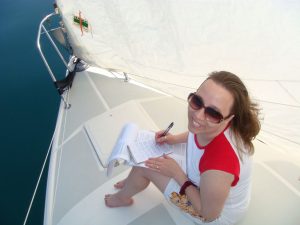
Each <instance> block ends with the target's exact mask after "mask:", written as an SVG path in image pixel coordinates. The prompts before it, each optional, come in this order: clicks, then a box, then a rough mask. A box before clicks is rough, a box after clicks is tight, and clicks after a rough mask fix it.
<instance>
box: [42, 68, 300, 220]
mask: <svg viewBox="0 0 300 225" xmlns="http://www.w3.org/2000/svg"><path fill="white" fill-rule="evenodd" d="M67 99H68V102H69V103H70V104H71V105H72V106H71V108H70V109H69V110H64V109H63V107H61V110H60V114H59V120H61V121H62V123H61V126H60V127H57V131H56V132H59V133H58V136H57V139H56V140H55V142H54V146H53V150H52V156H51V162H50V164H51V165H50V169H49V177H54V178H55V179H53V180H50V181H49V180H48V187H47V189H48V190H47V202H46V212H48V213H47V214H46V216H45V224H61V225H64V224H116V225H117V224H130V225H137V224H155V225H157V224H193V223H192V222H191V221H190V220H189V219H187V218H186V217H184V216H183V215H181V213H179V212H178V211H177V209H174V208H173V207H172V206H170V205H169V204H168V203H167V202H166V201H165V200H164V198H163V196H162V194H161V193H160V192H159V191H158V190H157V189H156V188H155V187H154V186H153V185H151V186H150V187H149V188H148V189H147V190H145V191H143V192H142V193H140V194H138V195H137V196H136V197H135V198H134V200H135V203H134V204H133V206H131V207H121V208H117V209H111V208H107V207H106V206H105V205H104V200H103V198H104V194H105V193H113V192H115V191H116V190H115V189H114V188H113V184H114V183H115V182H117V181H119V180H120V179H123V178H125V177H126V175H127V174H128V172H129V170H130V168H128V167H126V166H123V165H120V166H118V167H115V169H114V172H113V175H112V177H109V178H108V177H107V176H106V169H105V166H106V163H105V162H106V159H107V157H108V155H109V153H110V151H111V148H112V146H113V144H114V143H115V140H116V138H117V135H118V132H119V131H120V129H121V127H122V125H123V124H124V122H129V121H131V122H136V123H138V124H140V125H141V127H142V128H147V129H162V128H164V127H165V126H166V125H167V124H169V123H170V121H174V122H175V127H174V129H173V130H172V132H174V133H177V132H182V131H185V130H186V127H187V120H186V117H187V116H186V112H187V110H186V103H185V101H182V100H180V99H175V98H171V97H169V96H167V95H164V94H162V93H158V92H155V91H153V90H150V89H145V88H142V87H140V86H138V85H135V84H132V83H130V82H124V80H123V79H117V78H108V77H105V76H102V75H100V74H96V73H91V72H88V71H84V72H80V73H77V75H76V77H75V80H74V84H73V87H72V89H71V91H70V92H69V94H68V96H67ZM126 110H127V111H126ZM126 112H132V113H126ZM97 121H98V123H97V126H99V130H100V135H103V143H102V146H105V148H103V149H101V152H100V153H99V151H96V150H95V148H94V147H93V144H92V143H91V141H90V139H89V138H88V135H87V133H86V131H85V129H84V126H85V124H87V123H88V122H95V123H96V122H97ZM110 122H111V123H113V124H114V126H110ZM255 145H256V154H255V163H254V171H253V192H252V201H251V203H250V208H249V212H248V214H247V215H246V217H245V218H244V220H243V221H241V222H240V223H239V224H240V225H250V224H251V225H255V224H274V225H279V224H280V225H281V224H297V223H298V222H299V221H300V216H299V214H298V209H299V208H300V182H299V180H298V179H299V176H300V161H299V155H297V154H296V153H295V155H287V154H284V153H282V152H279V151H276V150H274V149H272V148H271V147H270V146H268V145H266V144H264V143H262V142H259V141H256V142H255ZM287 171H288V172H287Z"/></svg>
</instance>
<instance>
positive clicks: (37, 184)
mask: <svg viewBox="0 0 300 225" xmlns="http://www.w3.org/2000/svg"><path fill="white" fill-rule="evenodd" d="M67 93H69V89H68V91H67ZM68 97H69V95H67V102H68ZM56 133H57V126H56V128H55V130H54V132H53V135H52V138H51V142H50V144H49V147H48V150H47V154H46V157H45V159H44V163H43V166H42V169H41V172H40V175H39V178H38V181H37V183H36V186H35V189H34V192H33V194H32V197H31V200H30V204H29V207H28V209H27V213H26V216H25V219H24V222H23V225H26V223H27V220H28V216H29V214H30V211H31V207H32V204H33V201H34V199H35V196H36V192H37V189H38V187H39V184H40V181H41V178H42V175H43V173H44V169H45V166H46V163H47V160H48V157H49V153H50V151H51V148H52V144H53V141H54V137H55V135H56Z"/></svg>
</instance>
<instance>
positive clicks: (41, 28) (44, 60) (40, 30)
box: [37, 12, 71, 82]
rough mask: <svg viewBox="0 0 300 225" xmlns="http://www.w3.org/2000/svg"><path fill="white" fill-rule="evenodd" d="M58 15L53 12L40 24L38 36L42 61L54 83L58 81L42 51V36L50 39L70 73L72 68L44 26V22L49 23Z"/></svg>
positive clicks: (38, 46)
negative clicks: (44, 35)
mask: <svg viewBox="0 0 300 225" xmlns="http://www.w3.org/2000/svg"><path fill="white" fill-rule="evenodd" d="M56 15H57V14H56V13H55V12H53V13H51V14H49V15H47V16H46V17H44V19H43V20H42V21H41V22H40V25H39V30H38V36H37V48H38V50H39V53H40V55H41V57H42V60H43V62H44V63H45V66H46V68H47V70H48V72H49V74H50V76H51V78H52V80H53V82H56V81H57V79H56V77H55V75H54V73H53V71H52V70H51V68H50V66H49V63H48V61H47V59H46V57H45V55H44V53H43V51H42V48H41V35H42V34H46V36H47V37H48V39H49V41H50V43H51V44H52V46H53V47H54V49H55V51H56V52H57V54H58V55H59V57H60V58H61V60H62V62H63V63H64V65H65V66H66V68H67V69H68V70H69V71H71V68H70V67H69V65H68V63H67V62H66V60H65V59H64V57H63V55H62V54H61V52H60V51H59V49H58V47H57V46H56V44H55V42H54V41H53V39H52V38H51V36H50V34H49V32H48V30H47V29H46V28H45V26H44V22H45V21H47V20H48V19H50V18H51V17H53V16H56ZM42 31H43V33H42Z"/></svg>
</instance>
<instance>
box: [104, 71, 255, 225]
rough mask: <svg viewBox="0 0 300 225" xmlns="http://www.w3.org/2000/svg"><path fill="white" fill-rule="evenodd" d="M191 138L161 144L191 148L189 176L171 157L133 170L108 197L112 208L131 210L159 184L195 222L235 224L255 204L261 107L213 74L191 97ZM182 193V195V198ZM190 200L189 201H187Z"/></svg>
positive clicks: (224, 75) (232, 81)
mask: <svg viewBox="0 0 300 225" xmlns="http://www.w3.org/2000/svg"><path fill="white" fill-rule="evenodd" d="M188 103H189V104H188V105H189V106H188V132H185V133H182V134H178V135H172V134H167V135H166V136H164V137H160V135H161V134H162V131H160V132H158V133H157V134H156V138H155V139H156V142H158V143H168V144H176V143H182V142H187V156H188V157H187V172H186V173H185V171H183V170H182V169H181V167H180V166H179V165H178V164H177V163H176V162H175V160H173V159H172V158H171V157H169V156H167V155H165V156H164V157H160V158H151V159H149V160H147V161H146V166H147V167H148V168H141V167H133V169H132V170H131V172H130V174H129V175H128V177H127V178H126V179H125V180H124V181H122V182H119V183H117V184H116V185H115V187H117V188H120V191H119V192H117V193H116V194H113V195H106V196H105V203H106V205H107V206H108V207H119V206H129V205H131V204H132V203H133V199H132V196H134V195H135V194H137V193H138V192H140V191H142V190H144V189H145V188H146V187H147V186H148V184H149V183H150V181H151V182H153V183H154V184H155V185H156V186H157V187H158V188H159V189H160V191H161V192H162V193H164V195H165V196H166V198H167V199H168V200H170V201H171V202H172V203H174V204H176V205H182V204H183V203H185V204H186V205H187V206H188V207H190V208H189V209H188V210H186V209H185V212H186V213H187V215H188V216H190V217H191V218H192V219H193V220H194V221H195V222H197V223H199V224H202V223H204V222H205V223H211V224H234V223H236V222H237V221H238V220H239V219H240V218H241V217H242V216H243V214H244V213H245V212H246V209H247V207H248V204H249V200H250V181H251V179H250V175H251V164H252V163H251V158H252V157H251V156H252V155H253V153H254V146H253V144H252V140H253V139H254V138H255V136H256V135H257V134H258V132H259V130H260V122H259V119H258V112H259V110H258V108H257V105H256V104H254V103H252V102H251V101H250V98H249V95H248V91H247V89H246V87H245V86H244V84H243V83H242V81H241V80H240V79H239V78H238V77H237V76H236V75H234V74H232V73H230V72H226V71H220V72H213V73H211V74H210V75H209V77H208V78H207V79H206V80H205V81H204V82H203V83H202V84H201V85H200V87H199V88H198V90H197V92H195V93H191V94H190V95H189V97H188ZM178 193H180V194H178ZM185 197H186V198H185Z"/></svg>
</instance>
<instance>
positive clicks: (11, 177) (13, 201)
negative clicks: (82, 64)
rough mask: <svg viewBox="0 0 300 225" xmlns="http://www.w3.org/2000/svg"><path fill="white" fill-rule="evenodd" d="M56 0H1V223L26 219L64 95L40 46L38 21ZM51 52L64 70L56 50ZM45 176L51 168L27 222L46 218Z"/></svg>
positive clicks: (57, 68)
mask: <svg viewBox="0 0 300 225" xmlns="http://www.w3.org/2000/svg"><path fill="white" fill-rule="evenodd" d="M53 2H54V1H53V0H51V1H50V0H43V1H41V0H1V6H0V52H1V58H0V69H1V70H0V84H1V88H0V96H1V97H0V99H1V101H0V105H1V106H0V107H1V108H0V115H1V117H0V121H1V133H0V135H1V136H0V137H1V142H0V151H1V156H0V160H1V161H0V171H1V172H0V175H1V183H0V194H1V211H0V224H1V225H17V224H23V222H24V218H25V216H26V212H27V209H28V207H29V204H30V200H31V197H32V194H33V191H34V188H35V185H36V182H37V179H38V176H39V173H40V170H41V168H42V165H43V162H44V158H45V156H46V153H47V149H48V146H49V143H50V141H51V137H52V133H53V131H54V127H55V121H56V118H57V113H58V105H59V100H60V99H59V96H58V94H57V92H56V90H55V88H54V86H53V83H52V80H51V78H50V76H49V74H48V72H47V70H46V67H45V66H44V64H43V62H42V60H41V58H40V55H39V53H38V50H37V47H36V37H37V31H38V25H39V22H40V21H41V19H42V18H43V17H44V16H46V15H47V14H50V13H52V12H53V7H52V4H53ZM45 47H46V50H48V49H49V47H47V45H46V44H45ZM47 58H48V59H49V60H50V61H51V62H52V65H53V67H54V71H55V73H58V74H64V70H65V69H64V67H63V66H62V65H61V63H56V61H58V58H57V55H55V53H54V52H51V51H50V52H49V53H48V54H47ZM46 168H48V164H47V167H46ZM46 179H47V170H46V171H45V172H44V175H43V179H42V180H41V184H40V187H39V189H38V192H37V195H36V199H35V201H34V202H33V206H32V210H31V213H30V215H29V218H28V221H27V224H34V225H37V224H43V214H44V201H45V191H46Z"/></svg>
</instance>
